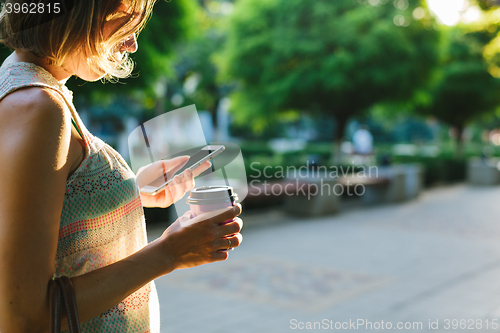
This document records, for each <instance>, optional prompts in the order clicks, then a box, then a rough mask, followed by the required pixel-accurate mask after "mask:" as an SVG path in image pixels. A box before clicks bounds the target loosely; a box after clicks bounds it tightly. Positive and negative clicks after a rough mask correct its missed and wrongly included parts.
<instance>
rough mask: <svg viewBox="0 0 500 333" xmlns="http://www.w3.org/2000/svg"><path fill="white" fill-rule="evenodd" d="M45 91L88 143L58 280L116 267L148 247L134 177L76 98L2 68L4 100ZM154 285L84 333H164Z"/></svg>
mask: <svg viewBox="0 0 500 333" xmlns="http://www.w3.org/2000/svg"><path fill="white" fill-rule="evenodd" d="M33 86H38V87H46V88H50V89H53V90H55V91H57V92H58V93H59V94H61V96H62V97H63V98H64V100H65V101H66V104H67V105H68V108H69V110H70V112H71V116H72V121H73V125H74V126H75V127H76V129H77V130H78V132H79V133H80V134H81V136H82V138H83V140H84V142H85V156H84V159H83V161H82V163H81V164H80V165H79V166H78V168H77V169H76V170H75V172H74V173H73V174H72V175H71V176H70V177H69V178H68V179H67V181H66V195H65V198H64V205H63V209H62V213H61V220H60V226H59V240H58V244H57V255H56V261H55V276H61V275H66V276H70V277H71V276H77V275H81V274H85V273H88V272H90V271H92V270H94V269H98V268H100V267H103V266H106V265H109V264H112V263H114V262H116V261H118V260H121V259H123V258H125V257H127V256H129V255H131V254H133V253H134V252H137V251H138V250H140V249H141V248H143V247H144V246H145V245H146V244H147V238H146V224H145V220H144V211H143V207H142V204H141V198H140V194H139V190H138V188H137V185H136V178H135V174H134V173H133V172H132V170H131V169H130V168H129V166H128V165H127V163H126V162H125V161H124V160H123V158H122V157H121V156H120V154H119V153H118V152H117V151H115V150H114V149H113V148H111V147H110V146H109V145H107V144H106V143H104V142H103V141H102V140H100V139H99V138H97V137H95V136H93V135H92V134H90V132H89V131H88V130H87V129H86V128H85V126H84V125H83V123H82V121H81V119H80V117H79V116H78V113H77V112H76V110H75V107H74V106H73V93H72V92H71V91H70V90H68V88H67V87H66V86H65V85H63V84H61V83H59V81H57V80H56V79H55V78H54V77H53V76H52V75H51V74H50V73H49V72H47V71H46V70H45V69H43V68H42V67H39V66H37V65H34V64H32V63H26V62H18V63H11V64H7V65H4V66H3V67H2V68H0V100H1V99H2V98H4V97H5V96H6V95H7V94H9V93H11V92H13V91H15V90H16V89H19V88H24V87H33ZM159 318H160V313H159V303H158V296H157V294H156V289H155V286H154V283H153V282H151V283H149V284H147V285H146V286H144V287H142V288H141V289H139V290H138V291H136V292H135V293H133V294H132V295H130V296H129V297H127V298H125V299H124V300H123V301H122V302H120V303H119V304H117V305H116V306H114V307H113V308H111V309H109V310H108V311H106V312H104V313H102V314H101V315H99V316H97V317H95V318H93V319H91V320H89V321H87V322H85V323H81V328H82V332H141V333H143V332H159V331H160V330H159Z"/></svg>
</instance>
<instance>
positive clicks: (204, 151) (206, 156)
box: [140, 145, 225, 195]
mask: <svg viewBox="0 0 500 333" xmlns="http://www.w3.org/2000/svg"><path fill="white" fill-rule="evenodd" d="M224 149H225V147H224V146H222V145H209V146H205V147H203V148H201V149H200V150H198V151H197V152H196V153H194V154H193V155H191V156H190V158H189V160H188V161H187V162H186V164H184V165H183V166H182V167H181V168H180V169H178V170H177V171H175V172H174V173H173V174H163V175H162V176H160V177H158V178H157V179H155V180H153V181H152V182H151V183H149V184H148V185H145V186H143V187H142V188H141V189H140V191H141V192H144V193H147V194H152V195H155V194H158V193H159V192H160V191H161V190H162V189H164V188H165V187H166V186H167V185H168V184H170V182H171V181H172V179H174V177H175V176H177V175H180V174H182V173H183V172H184V171H186V170H187V169H190V170H194V169H196V168H197V167H199V166H200V165H202V164H203V162H206V161H208V160H211V159H212V158H214V157H215V156H217V155H219V154H220V153H222V152H223V151H224Z"/></svg>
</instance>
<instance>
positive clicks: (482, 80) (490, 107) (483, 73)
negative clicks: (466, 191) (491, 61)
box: [417, 27, 500, 157]
mask: <svg viewBox="0 0 500 333" xmlns="http://www.w3.org/2000/svg"><path fill="white" fill-rule="evenodd" d="M443 38H444V40H445V41H447V42H446V43H447V45H446V46H445V48H444V56H443V60H442V62H441V64H440V66H439V67H438V68H439V69H438V70H437V72H436V74H435V75H436V77H435V79H434V80H432V83H431V84H430V86H429V88H428V94H429V99H428V100H427V101H423V102H422V101H421V102H420V103H419V105H418V106H417V111H418V112H420V113H423V114H427V115H433V116H435V117H436V118H438V119H439V120H441V121H443V122H445V123H447V124H449V125H451V126H454V127H455V129H456V132H457V133H456V140H457V148H456V155H457V157H462V155H463V141H462V132H463V130H464V128H465V126H466V125H467V124H468V123H469V122H470V121H471V120H472V119H474V118H476V117H478V116H479V115H481V114H483V113H485V112H488V111H494V110H495V108H496V107H497V106H498V105H500V94H499V92H500V79H497V78H494V77H493V76H491V74H490V73H489V72H488V67H489V66H488V63H487V61H486V60H485V59H484V57H483V53H482V50H483V48H484V46H485V45H487V44H488V42H489V40H490V38H491V33H489V32H487V31H483V32H469V33H466V32H464V31H463V29H462V28H460V27H458V28H454V29H451V30H450V31H447V32H445V34H444V36H443Z"/></svg>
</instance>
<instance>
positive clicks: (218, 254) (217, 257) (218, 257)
mask: <svg viewBox="0 0 500 333" xmlns="http://www.w3.org/2000/svg"><path fill="white" fill-rule="evenodd" d="M228 257H229V253H227V252H226V251H215V252H213V253H212V260H213V261H224V260H227V258H228Z"/></svg>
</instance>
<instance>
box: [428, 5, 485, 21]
mask: <svg viewBox="0 0 500 333" xmlns="http://www.w3.org/2000/svg"><path fill="white" fill-rule="evenodd" d="M427 5H428V6H429V9H430V11H431V12H433V13H434V15H436V18H437V19H438V21H439V22H440V23H442V24H445V25H448V26H453V25H457V24H458V23H459V22H464V23H471V22H474V21H477V20H479V19H480V18H481V11H480V10H479V8H478V7H476V6H471V5H470V3H469V1H468V0H427Z"/></svg>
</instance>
